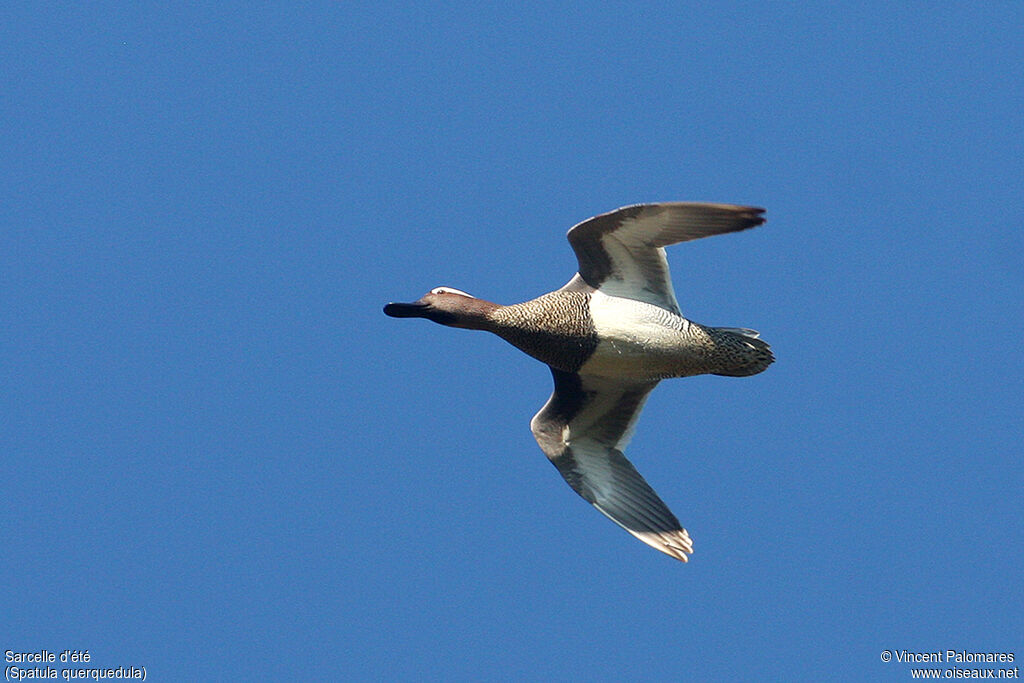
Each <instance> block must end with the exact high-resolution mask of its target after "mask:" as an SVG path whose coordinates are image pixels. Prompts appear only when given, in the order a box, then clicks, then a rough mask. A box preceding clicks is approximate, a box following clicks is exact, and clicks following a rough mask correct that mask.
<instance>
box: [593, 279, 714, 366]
mask: <svg viewBox="0 0 1024 683" xmlns="http://www.w3.org/2000/svg"><path fill="white" fill-rule="evenodd" d="M590 315H591V318H592V319H593V321H594V328H595V331H596V332H597V336H598V339H599V340H600V341H599V343H598V346H597V349H595V351H594V353H593V354H592V355H591V357H590V358H589V359H588V360H587V362H586V363H584V364H583V367H581V368H580V372H581V373H583V374H592V375H603V376H607V377H633V378H637V379H662V378H666V377H683V376H686V375H697V374H701V373H703V372H707V371H708V370H707V368H706V365H707V363H706V354H705V353H702V351H705V349H706V346H705V343H706V341H707V339H706V334H705V333H704V331H703V329H702V328H701V327H700V326H699V325H695V324H694V323H691V322H690V321H689V320H686V319H685V318H683V317H681V316H678V315H676V314H675V313H672V312H671V311H667V310H665V309H664V308H659V307H658V306H654V305H651V304H648V303H644V302H641V301H634V300H632V299H622V298H619V297H613V296H608V295H606V294H602V293H601V292H595V293H594V294H593V295H592V297H591V300H590Z"/></svg>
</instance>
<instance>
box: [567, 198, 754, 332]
mask: <svg viewBox="0 0 1024 683" xmlns="http://www.w3.org/2000/svg"><path fill="white" fill-rule="evenodd" d="M762 213H764V209H758V208H755V207H751V206H734V205H732V204H702V203H695V202H667V203H663V204H636V205H634V206H625V207H623V208H621V209H616V210H615V211H611V212H609V213H605V214H601V215H600V216H595V217H593V218H590V219H587V220H585V221H583V222H582V223H580V224H578V225H576V226H574V227H573V228H571V229H570V230H569V235H568V237H569V244H571V245H572V249H573V251H575V252H576V259H577V260H578V261H579V265H580V275H581V276H582V277H583V279H584V280H585V281H586V282H587V284H589V285H590V286H591V287H594V288H595V289H600V290H602V291H603V292H604V293H605V294H610V295H612V296H620V297H625V298H627V299H636V300H638V301H644V302H646V303H649V304H654V305H655V306H660V307H662V308H665V309H667V310H670V311H672V312H673V313H679V312H680V311H679V304H678V303H677V302H676V295H675V292H674V291H673V290H672V278H671V275H670V274H669V270H668V261H666V260H665V250H664V249H663V248H662V247H664V246H666V245H669V244H675V243H676V242H686V241H688V240H695V239H698V238H701V237H708V236H709V235H718V234H721V233H725V232H736V231H738V230H746V229H747V228H753V227H754V226H757V225H761V224H762V223H764V217H763V216H762V215H761V214H762Z"/></svg>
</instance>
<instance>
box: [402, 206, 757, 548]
mask: <svg viewBox="0 0 1024 683" xmlns="http://www.w3.org/2000/svg"><path fill="white" fill-rule="evenodd" d="M763 213H764V209H758V208H754V207H748V206H735V205H732V204H708V203H697V202H665V203H659V204H637V205H633V206H626V207H623V208H620V209H616V210H615V211H611V212H609V213H605V214H601V215H600V216H595V217H593V218H590V219H587V220H585V221H583V222H582V223H579V224H578V225H576V226H574V227H573V228H571V229H570V230H569V233H568V238H569V244H570V245H572V249H573V251H574V252H576V259H577V261H578V262H579V272H578V273H576V274H575V275H574V276H573V277H572V279H571V280H569V282H568V283H567V284H566V285H565V286H564V287H562V288H561V289H558V290H555V291H553V292H549V293H548V294H544V295H543V296H540V297H538V298H536V299H532V300H530V301H525V302H523V303H518V304H512V305H509V306H502V305H500V304H495V303H492V302H490V301H485V300H483V299H478V298H476V297H473V296H470V295H469V294H466V293H465V292H462V291H460V290H457V289H453V288H450V287H436V288H434V289H432V290H430V292H428V293H427V294H425V295H424V296H423V297H422V298H420V299H419V300H418V301H415V302H413V303H389V304H388V305H387V306H385V307H384V313H386V314H387V315H389V316H392V317H395V318H427V319H428V320H433V321H434V322H436V323H440V324H442V325H448V326H450V327H463V328H467V329H473V330H487V331H489V332H493V333H494V334H497V335H498V336H499V337H501V338H502V339H505V340H506V341H508V342H509V343H511V344H512V345H513V346H515V347H517V348H519V349H520V350H522V351H524V352H525V353H527V354H529V355H530V356H532V357H534V358H536V359H537V360H539V361H541V362H543V363H546V364H547V365H548V366H549V367H550V369H551V374H552V376H553V378H554V384H555V388H554V392H553V393H552V394H551V397H550V398H549V399H548V402H547V403H546V404H545V405H544V407H543V408H541V409H540V412H538V413H537V414H536V415H535V416H534V418H533V420H532V421H531V422H530V429H531V430H532V431H533V435H534V437H535V438H536V439H537V443H538V444H539V445H540V448H541V450H542V451H543V452H544V454H545V455H547V457H548V458H549V459H550V460H551V462H552V463H553V464H554V466H555V467H556V468H557V469H558V472H559V473H560V474H561V475H562V476H563V477H564V478H565V480H566V482H568V484H569V486H571V487H572V489H573V490H574V491H576V493H578V494H579V495H580V496H582V497H583V498H584V499H585V500H586V501H587V502H589V503H591V504H592V505H593V506H594V507H596V508H597V509H598V510H600V511H601V512H602V513H603V514H604V515H605V516H606V517H608V518H609V519H611V520H612V521H613V522H615V523H616V524H618V525H619V526H621V527H622V528H623V529H625V530H626V531H628V532H629V533H631V534H632V535H633V536H635V537H636V538H638V539H640V540H641V541H643V542H644V543H646V544H647V545H649V546H651V547H653V548H655V549H657V550H660V551H661V552H663V553H665V554H667V555H670V556H671V557H674V558H675V559H677V560H682V561H683V562H686V561H687V555H688V554H691V553H693V542H692V541H691V540H690V535H689V534H688V533H687V531H686V529H684V528H683V527H682V526H681V525H680V524H679V520H678V519H676V516H675V515H673V514H672V512H671V510H669V509H668V506H667V505H665V503H664V502H662V500H661V498H659V497H658V494H657V493H655V492H654V489H652V488H651V487H650V485H649V484H648V483H647V481H646V480H645V479H644V478H643V477H642V476H641V475H640V473H639V472H637V470H636V468H635V467H633V464H632V463H630V461H629V460H627V459H626V456H625V455H624V451H625V449H626V445H627V444H628V443H629V440H630V438H631V437H632V435H633V430H634V428H635V426H636V421H637V418H638V417H639V415H640V411H641V410H642V408H643V406H644V403H645V401H646V400H647V397H648V395H649V394H650V393H651V390H652V389H654V387H655V386H656V385H657V384H658V382H659V381H661V380H663V379H668V378H671V377H689V376H693V375H701V374H712V375H724V376H729V377H746V376H748V375H754V374H757V373H759V372H762V371H763V370H764V369H765V368H767V367H768V366H769V365H770V364H771V363H772V361H773V360H774V357H773V356H772V352H771V349H770V347H769V346H768V344H766V343H765V342H764V341H762V340H761V339H760V338H759V335H758V333H757V332H755V331H754V330H749V329H745V328H736V327H710V326H706V325H701V324H699V323H695V322H692V321H690V320H687V319H686V318H684V317H683V316H682V314H681V312H680V310H679V304H678V302H677V301H676V296H675V292H674V291H673V289H672V280H671V276H670V274H669V269H668V261H667V260H666V258H665V249H664V247H666V246H667V245H670V244H675V243H677V242H686V241H689V240H695V239H699V238H701V237H709V236H711V235H719V234H722V233H727V232H737V231H740V230H746V229H748V228H753V227H755V226H758V225H761V224H762V223H764V217H763V216H762V214H763Z"/></svg>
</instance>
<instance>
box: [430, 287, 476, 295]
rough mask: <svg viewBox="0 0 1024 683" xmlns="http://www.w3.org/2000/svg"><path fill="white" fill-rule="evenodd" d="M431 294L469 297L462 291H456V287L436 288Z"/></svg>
mask: <svg viewBox="0 0 1024 683" xmlns="http://www.w3.org/2000/svg"><path fill="white" fill-rule="evenodd" d="M430 293H431V294H458V295H460V296H469V294H466V293H465V292H463V291H462V290H461V289H455V288H454V287H434V288H433V289H432V290H430Z"/></svg>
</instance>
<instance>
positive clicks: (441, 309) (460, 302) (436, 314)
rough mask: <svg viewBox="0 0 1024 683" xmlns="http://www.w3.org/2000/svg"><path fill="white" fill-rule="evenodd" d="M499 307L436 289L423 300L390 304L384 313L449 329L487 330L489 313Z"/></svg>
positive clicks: (446, 288)
mask: <svg viewBox="0 0 1024 683" xmlns="http://www.w3.org/2000/svg"><path fill="white" fill-rule="evenodd" d="M497 308H498V304H495V303H491V302H490V301H484V300H483V299H477V298H476V297H475V296H470V295H469V294H466V293H465V292H462V291H459V290H457V289H452V288H451V287H435V288H434V289H432V290H430V291H429V292H427V293H426V294H424V295H423V297H422V298H421V299H420V300H419V301H414V302H412V303H409V304H402V303H390V304H388V305H387V306H385V307H384V313H385V314H387V315H390V316H391V317H392V318H426V319H427V320H433V321H434V322H435V323H440V324H441V325H447V326H449V327H465V328H467V329H471V330H483V329H487V328H488V319H487V316H488V314H489V313H491V312H492V311H494V310H495V309H497Z"/></svg>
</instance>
